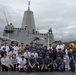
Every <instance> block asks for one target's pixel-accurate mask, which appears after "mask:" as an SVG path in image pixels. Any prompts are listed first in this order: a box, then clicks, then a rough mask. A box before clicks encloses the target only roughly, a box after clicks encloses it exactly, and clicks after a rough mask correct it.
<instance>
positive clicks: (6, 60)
mask: <svg viewBox="0 0 76 75" xmlns="http://www.w3.org/2000/svg"><path fill="white" fill-rule="evenodd" d="M8 63H9V58H8V57H7V54H4V57H3V58H1V66H2V71H8V68H9V65H8Z"/></svg>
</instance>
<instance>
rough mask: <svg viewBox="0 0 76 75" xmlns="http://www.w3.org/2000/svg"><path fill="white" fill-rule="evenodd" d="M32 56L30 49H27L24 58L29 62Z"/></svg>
mask: <svg viewBox="0 0 76 75" xmlns="http://www.w3.org/2000/svg"><path fill="white" fill-rule="evenodd" d="M30 56H31V53H30V52H29V50H28V49H26V51H25V53H24V57H25V58H26V59H27V60H28V59H29V58H30Z"/></svg>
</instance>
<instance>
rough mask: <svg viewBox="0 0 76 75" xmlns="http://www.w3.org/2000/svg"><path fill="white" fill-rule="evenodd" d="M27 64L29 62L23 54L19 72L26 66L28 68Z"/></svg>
mask: <svg viewBox="0 0 76 75" xmlns="http://www.w3.org/2000/svg"><path fill="white" fill-rule="evenodd" d="M26 64H27V61H26V59H25V57H24V56H22V59H21V60H20V64H19V66H18V69H19V72H20V71H25V70H26V68H27V67H26Z"/></svg>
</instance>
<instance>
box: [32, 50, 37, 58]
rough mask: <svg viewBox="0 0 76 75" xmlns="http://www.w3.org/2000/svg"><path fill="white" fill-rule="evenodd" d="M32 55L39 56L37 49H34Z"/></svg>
mask: <svg viewBox="0 0 76 75" xmlns="http://www.w3.org/2000/svg"><path fill="white" fill-rule="evenodd" d="M31 55H33V56H34V58H38V53H37V52H36V50H33V53H31Z"/></svg>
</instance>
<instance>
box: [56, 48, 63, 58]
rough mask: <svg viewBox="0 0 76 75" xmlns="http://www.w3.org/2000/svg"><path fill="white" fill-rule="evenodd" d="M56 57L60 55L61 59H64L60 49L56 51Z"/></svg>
mask: <svg viewBox="0 0 76 75" xmlns="http://www.w3.org/2000/svg"><path fill="white" fill-rule="evenodd" d="M57 55H60V57H61V59H63V58H64V52H62V51H61V48H59V49H58V52H57Z"/></svg>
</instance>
